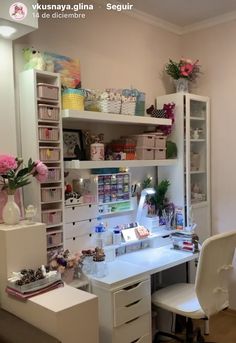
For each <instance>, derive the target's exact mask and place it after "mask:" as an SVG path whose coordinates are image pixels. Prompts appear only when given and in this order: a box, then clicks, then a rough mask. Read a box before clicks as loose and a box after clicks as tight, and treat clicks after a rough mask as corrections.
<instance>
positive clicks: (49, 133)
mask: <svg viewBox="0 0 236 343" xmlns="http://www.w3.org/2000/svg"><path fill="white" fill-rule="evenodd" d="M38 133H39V140H40V141H58V140H59V128H57V127H54V126H39V127H38Z"/></svg>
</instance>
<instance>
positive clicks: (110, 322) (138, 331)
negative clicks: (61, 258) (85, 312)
mask: <svg viewBox="0 0 236 343" xmlns="http://www.w3.org/2000/svg"><path fill="white" fill-rule="evenodd" d="M197 257H198V254H192V253H189V252H185V251H179V250H173V249H172V245H165V246H162V247H159V248H148V249H143V250H139V251H136V252H132V253H129V254H125V255H122V256H119V257H117V258H116V259H115V261H113V262H109V263H108V272H109V273H108V275H107V276H105V277H103V278H96V277H93V278H91V280H90V281H91V288H92V292H93V293H94V294H96V295H97V296H98V298H99V321H100V343H121V342H122V343H132V342H137V343H151V338H152V335H151V287H150V276H151V275H152V274H155V273H158V272H161V271H163V270H166V269H169V268H171V267H174V266H177V265H179V264H182V263H186V262H189V261H191V260H194V259H195V258H197Z"/></svg>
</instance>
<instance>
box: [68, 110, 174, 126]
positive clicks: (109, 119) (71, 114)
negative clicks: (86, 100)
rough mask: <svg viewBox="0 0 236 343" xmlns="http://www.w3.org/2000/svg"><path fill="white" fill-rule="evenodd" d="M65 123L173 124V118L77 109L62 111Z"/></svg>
mask: <svg viewBox="0 0 236 343" xmlns="http://www.w3.org/2000/svg"><path fill="white" fill-rule="evenodd" d="M62 120H63V123H67V122H73V121H77V120H79V121H80V122H81V121H94V122H106V123H120V124H129V125H130V124H133V125H149V126H157V125H171V119H165V118H152V117H139V116H133V115H124V114H113V113H103V112H93V111H76V110H63V111H62Z"/></svg>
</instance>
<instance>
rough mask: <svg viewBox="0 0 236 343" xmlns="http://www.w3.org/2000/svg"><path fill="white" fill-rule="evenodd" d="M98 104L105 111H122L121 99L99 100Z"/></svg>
mask: <svg viewBox="0 0 236 343" xmlns="http://www.w3.org/2000/svg"><path fill="white" fill-rule="evenodd" d="M98 106H99V107H100V109H101V112H104V113H116V114H117V113H120V108H121V100H99V101H98Z"/></svg>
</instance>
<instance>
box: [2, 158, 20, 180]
mask: <svg viewBox="0 0 236 343" xmlns="http://www.w3.org/2000/svg"><path fill="white" fill-rule="evenodd" d="M16 168H17V162H16V159H15V157H13V156H11V155H0V174H2V175H5V174H7V172H9V171H10V170H11V169H13V170H14V169H16Z"/></svg>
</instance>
